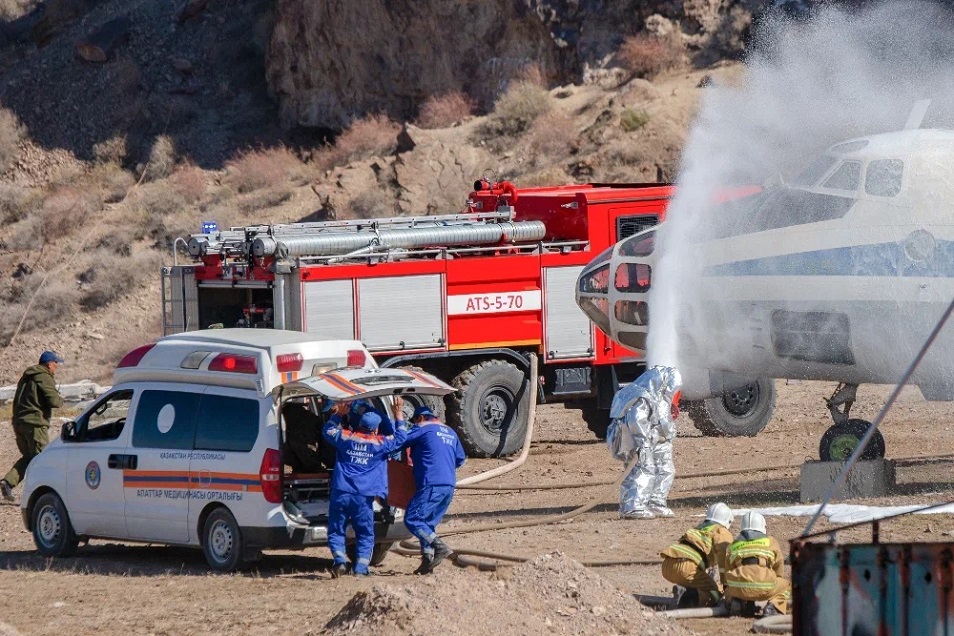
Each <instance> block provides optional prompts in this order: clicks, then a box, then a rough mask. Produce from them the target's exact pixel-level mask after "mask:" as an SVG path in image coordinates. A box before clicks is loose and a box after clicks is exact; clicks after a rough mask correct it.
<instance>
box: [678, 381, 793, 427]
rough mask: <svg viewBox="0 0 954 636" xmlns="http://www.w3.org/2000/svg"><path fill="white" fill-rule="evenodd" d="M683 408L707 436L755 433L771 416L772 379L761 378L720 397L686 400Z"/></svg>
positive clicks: (773, 388) (772, 398) (773, 395)
mask: <svg viewBox="0 0 954 636" xmlns="http://www.w3.org/2000/svg"><path fill="white" fill-rule="evenodd" d="M685 410H686V414H687V415H689V417H690V418H692V423H693V424H694V425H695V427H696V428H697V429H699V430H700V431H701V432H702V434H703V435H706V436H708V437H721V436H725V437H755V436H756V435H758V433H759V431H761V430H762V429H763V428H765V427H766V426H767V425H768V423H769V422H770V421H771V420H772V413H773V412H774V411H775V381H774V380H771V379H768V378H761V379H759V380H756V381H755V382H752V383H751V384H747V385H746V386H744V387H741V388H739V389H736V390H734V391H729V392H728V393H726V394H725V395H723V396H721V397H712V398H709V399H706V400H701V401H698V402H687V403H686V407H685Z"/></svg>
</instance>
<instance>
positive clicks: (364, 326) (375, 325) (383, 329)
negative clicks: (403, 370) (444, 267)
mask: <svg viewBox="0 0 954 636" xmlns="http://www.w3.org/2000/svg"><path fill="white" fill-rule="evenodd" d="M441 288H442V282H441V276H440V274H428V275H424V276H395V277H391V278H367V279H362V280H360V281H358V308H359V311H360V321H361V322H360V333H359V338H360V339H361V342H363V343H364V346H366V347H367V348H368V349H370V350H372V351H400V350H402V349H430V348H434V347H440V346H442V345H443V344H444V342H445V341H446V338H445V334H444V311H443V300H442V289H441Z"/></svg>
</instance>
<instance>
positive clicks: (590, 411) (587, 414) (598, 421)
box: [581, 400, 610, 439]
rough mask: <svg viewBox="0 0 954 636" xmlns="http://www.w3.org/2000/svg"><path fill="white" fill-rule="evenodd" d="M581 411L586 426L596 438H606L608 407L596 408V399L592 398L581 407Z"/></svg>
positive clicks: (608, 417) (608, 420)
mask: <svg viewBox="0 0 954 636" xmlns="http://www.w3.org/2000/svg"><path fill="white" fill-rule="evenodd" d="M581 413H582V415H583V421H584V422H586V427H587V428H588V429H590V430H591V431H592V432H593V434H594V435H596V439H606V430H607V429H608V428H609V423H610V416H609V409H601V408H597V407H596V400H593V401H592V402H591V403H586V404H584V405H583V406H582V407H581Z"/></svg>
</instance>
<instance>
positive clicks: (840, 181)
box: [822, 161, 861, 191]
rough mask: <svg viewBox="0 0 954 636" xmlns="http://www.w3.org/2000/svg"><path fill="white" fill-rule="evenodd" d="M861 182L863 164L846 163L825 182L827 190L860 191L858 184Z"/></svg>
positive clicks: (856, 162)
mask: <svg viewBox="0 0 954 636" xmlns="http://www.w3.org/2000/svg"><path fill="white" fill-rule="evenodd" d="M860 181H861V162H860V161H846V162H844V163H843V164H841V165H840V166H838V169H837V170H835V172H834V174H832V175H831V176H830V177H828V179H827V180H826V181H825V184H824V186H822V187H825V188H831V189H832V190H851V191H855V190H857V189H858V183H859V182H860Z"/></svg>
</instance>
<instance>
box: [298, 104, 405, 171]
mask: <svg viewBox="0 0 954 636" xmlns="http://www.w3.org/2000/svg"><path fill="white" fill-rule="evenodd" d="M400 130H401V127H400V126H398V124H397V123H395V122H393V121H391V120H390V119H388V117H387V116H386V115H368V116H367V117H364V118H363V119H358V120H355V121H354V122H353V123H352V124H351V126H349V127H348V129H347V130H345V131H344V132H342V133H341V135H339V136H338V139H336V140H335V143H334V145H333V146H331V147H330V148H326V149H324V150H322V151H320V152H319V153H317V156H316V159H317V162H318V164H319V165H320V166H321V167H322V168H325V169H328V168H332V167H334V166H343V165H346V164H348V163H351V162H353V161H360V160H362V159H368V158H370V157H376V156H380V155H389V154H391V153H392V152H394V150H395V149H396V148H397V137H398V133H399V132H400Z"/></svg>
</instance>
